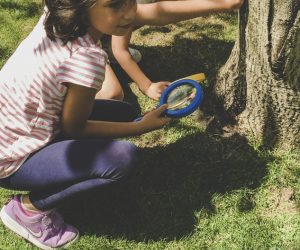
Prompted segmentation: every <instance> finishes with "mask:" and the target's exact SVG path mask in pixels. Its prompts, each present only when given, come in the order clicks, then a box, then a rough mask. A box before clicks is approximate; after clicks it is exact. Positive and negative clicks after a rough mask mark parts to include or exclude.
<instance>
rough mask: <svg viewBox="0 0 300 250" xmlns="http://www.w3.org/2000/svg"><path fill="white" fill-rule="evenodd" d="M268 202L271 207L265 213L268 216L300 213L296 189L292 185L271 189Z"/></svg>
mask: <svg viewBox="0 0 300 250" xmlns="http://www.w3.org/2000/svg"><path fill="white" fill-rule="evenodd" d="M268 203H269V207H268V210H267V211H266V213H265V215H266V216H267V217H272V216H274V215H280V214H286V215H296V214H300V208H299V207H298V205H297V203H296V200H295V191H294V189H293V188H291V187H285V188H282V189H281V190H278V189H275V188H273V189H271V190H270V195H269V200H268Z"/></svg>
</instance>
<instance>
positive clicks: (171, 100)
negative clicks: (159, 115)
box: [135, 73, 205, 121]
mask: <svg viewBox="0 0 300 250" xmlns="http://www.w3.org/2000/svg"><path fill="white" fill-rule="evenodd" d="M204 79H205V75H204V74H203V73H200V74H195V75H191V76H188V77H185V78H182V79H179V80H177V81H175V82H173V83H171V84H170V85H169V86H168V87H167V88H166V89H165V90H164V92H163V93H162V94H161V97H160V100H159V105H158V107H160V106H161V105H164V104H168V108H167V109H166V110H165V112H164V114H165V115H166V116H168V117H171V118H181V117H184V116H187V115H190V114H191V113H193V112H194V111H195V110H196V109H197V108H198V107H199V106H200V104H201V101H202V99H203V90H202V88H201V86H200V85H199V83H198V82H201V81H203V80H204ZM141 119H142V117H139V118H137V119H136V120H135V121H139V120H141Z"/></svg>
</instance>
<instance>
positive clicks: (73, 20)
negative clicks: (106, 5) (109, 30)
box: [44, 0, 96, 44]
mask: <svg viewBox="0 0 300 250" xmlns="http://www.w3.org/2000/svg"><path fill="white" fill-rule="evenodd" d="M44 3H45V6H46V18H45V21H44V26H45V30H46V33H47V36H48V37H49V38H50V39H51V40H54V39H56V38H59V39H61V40H62V42H63V43H64V44H66V43H67V42H68V41H72V40H74V39H76V38H77V37H80V36H83V35H85V34H86V33H87V29H88V27H89V20H88V9H89V8H90V7H92V6H93V5H94V4H95V3H96V0H44Z"/></svg>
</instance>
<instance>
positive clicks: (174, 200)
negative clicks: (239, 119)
mask: <svg viewBox="0 0 300 250" xmlns="http://www.w3.org/2000/svg"><path fill="white" fill-rule="evenodd" d="M38 2H39V1H33V0H27V1H26V0H22V1H20V0H18V1H17V0H9V1H8V0H0V23H1V26H0V38H1V44H0V57H1V58H0V66H2V65H3V64H4V63H5V61H6V60H7V59H8V57H9V55H10V54H11V53H12V52H13V51H14V49H15V48H16V46H17V45H18V43H19V42H20V41H21V39H23V38H24V37H25V36H26V35H27V34H28V32H30V30H31V28H32V27H33V25H34V23H35V22H36V21H37V18H38V15H39V9H40V7H39V5H38ZM235 35H236V15H235V14H234V13H229V14H222V15H214V16H210V17H206V18H197V19H194V20H190V21H186V22H181V23H179V24H176V25H168V26H166V27H143V28H141V29H140V30H138V31H136V32H135V33H134V36H133V46H134V47H136V48H138V49H140V50H141V52H142V54H143V56H144V59H143V62H142V63H141V67H142V68H143V69H144V71H145V72H146V73H147V74H148V75H149V76H151V77H152V79H153V80H162V79H167V80H175V79H177V78H180V77H183V76H186V75H189V74H192V73H197V72H205V73H206V75H207V76H208V80H207V82H206V84H211V83H213V81H214V76H215V74H216V72H217V70H218V69H219V67H220V66H221V65H222V64H224V63H225V61H226V59H227V58H228V56H229V54H230V50H231V48H232V46H233V43H234V39H235ZM116 70H117V73H118V75H119V77H120V79H121V80H122V83H123V84H124V87H125V88H126V86H128V85H127V83H128V82H129V81H130V80H129V79H128V78H127V77H126V75H125V74H124V72H122V71H120V70H119V69H118V67H116ZM126 90H127V92H126V98H127V100H129V101H130V102H132V103H133V104H134V105H135V106H136V108H137V110H139V111H140V112H144V111H146V110H148V109H151V108H153V107H154V106H155V104H156V103H155V102H154V101H150V100H149V99H147V98H146V97H145V96H143V95H141V94H140V93H139V92H138V91H137V88H136V86H135V85H134V84H132V85H130V88H128V87H127V88H126ZM207 91H208V90H207ZM212 113H213V109H212V108H211V107H209V106H208V102H207V101H206V102H204V104H203V106H202V108H201V111H197V112H196V113H195V114H193V115H191V116H189V117H187V118H183V119H181V120H179V121H174V122H173V123H172V124H170V125H169V126H167V127H166V128H164V129H161V130H159V131H154V132H151V133H148V134H145V135H142V136H140V137H137V138H127V140H130V141H132V142H133V143H135V144H136V145H137V146H138V147H139V151H140V152H139V153H140V159H141V160H140V162H139V170H138V172H137V173H136V176H135V178H133V179H132V180H130V181H129V183H128V184H129V185H128V188H127V189H124V190H122V191H118V192H109V193H108V192H104V193H90V194H87V195H85V197H81V198H80V199H79V200H74V201H70V202H69V203H68V204H65V205H64V206H63V207H61V208H59V209H60V211H61V212H62V213H63V214H64V216H65V218H66V220H67V221H69V222H71V223H72V224H74V225H75V226H77V227H78V228H79V230H80V232H81V235H82V236H81V238H80V240H79V241H78V242H76V243H75V244H74V245H73V246H72V247H70V249H78V250H79V249H80V250H82V249H97V250H98V249H100V250H117V249H118V250H121V249H122V250H123V249H124V250H125V249H126V250H127V249H136V250H152V249H153V250H160V249H165V250H198V249H218V250H219V249H230V250H231V249H300V216H299V194H300V181H299V180H300V169H299V160H300V157H299V151H296V150H295V151H290V152H281V151H279V150H276V149H274V150H269V151H266V150H262V149H260V147H258V146H257V145H254V144H251V143H249V142H248V141H247V140H246V139H245V138H243V137H242V136H240V135H238V134H234V133H228V134H226V135H224V134H221V133H210V132H208V131H209V130H208V129H207V126H208V124H209V119H210V116H211V115H212ZM14 193H15V192H13V191H9V190H5V189H1V190H0V203H1V205H3V204H4V203H5V201H6V199H7V198H8V197H9V196H10V195H11V194H14ZM0 249H4V250H6V249H7V250H8V249H12V250H13V249H35V248H34V247H33V246H32V245H31V244H29V243H27V242H26V241H24V240H22V239H20V238H17V237H16V236H15V235H14V234H13V233H12V232H11V231H9V230H8V229H6V228H5V227H4V226H3V224H0Z"/></svg>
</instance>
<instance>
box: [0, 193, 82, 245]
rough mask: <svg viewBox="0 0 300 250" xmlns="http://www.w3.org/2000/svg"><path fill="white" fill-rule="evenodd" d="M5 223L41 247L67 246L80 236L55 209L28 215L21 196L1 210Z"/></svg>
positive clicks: (0, 213)
mask: <svg viewBox="0 0 300 250" xmlns="http://www.w3.org/2000/svg"><path fill="white" fill-rule="evenodd" d="M0 218H1V219H2V221H3V223H4V224H5V225H6V226H7V227H8V228H9V229H11V230H12V231H14V232H15V233H17V234H19V235H21V236H22V237H24V238H25V239H26V240H28V241H30V242H31V243H33V244H34V245H36V246H37V247H39V248H41V249H46V250H48V249H56V248H58V247H66V246H68V245H69V244H71V243H73V242H74V241H75V240H76V239H77V238H78V236H79V233H78V230H77V229H76V228H75V227H73V226H71V225H68V224H66V223H65V222H64V221H63V218H62V217H61V215H60V214H59V213H58V212H56V211H55V210H51V211H48V212H42V213H36V214H33V215H27V214H26V213H25V212H24V210H23V208H22V207H21V202H20V197H19V196H15V197H13V198H12V199H11V200H10V201H9V202H8V203H7V204H6V205H5V206H4V207H3V208H2V210H1V212H0Z"/></svg>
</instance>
